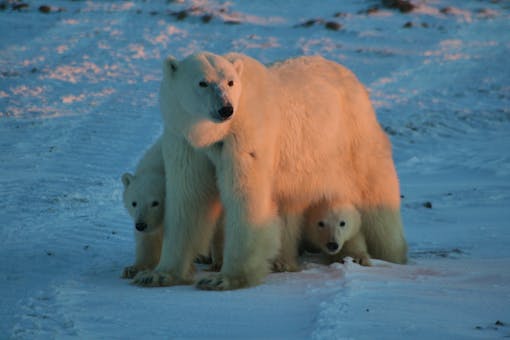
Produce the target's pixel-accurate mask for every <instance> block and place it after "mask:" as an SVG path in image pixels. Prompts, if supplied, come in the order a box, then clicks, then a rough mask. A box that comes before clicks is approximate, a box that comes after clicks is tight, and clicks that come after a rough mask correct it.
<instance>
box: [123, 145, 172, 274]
mask: <svg viewBox="0 0 510 340" xmlns="http://www.w3.org/2000/svg"><path fill="white" fill-rule="evenodd" d="M165 182H166V181H165V168H164V164H163V157H162V154H161V139H159V140H158V141H157V142H156V143H155V144H154V145H152V146H151V147H150V148H149V149H148V150H147V151H146V152H145V154H144V156H143V157H142V159H141V160H140V162H139V163H138V166H137V169H136V171H135V174H134V175H132V174H130V173H125V174H123V175H122V183H123V184H124V194H123V202H124V206H125V207H126V210H127V211H128V212H129V215H130V216H131V217H132V218H133V221H134V225H133V229H134V233H135V242H136V257H135V263H134V264H133V265H131V266H128V267H126V268H124V271H123V273H122V277H123V278H132V277H134V276H135V275H136V274H137V273H138V272H139V271H141V270H147V269H154V267H155V266H156V265H157V264H158V262H159V258H160V254H161V245H162V239H163V217H164V208H165ZM136 224H145V225H146V229H144V230H143V231H139V230H137V229H136V227H135V226H136Z"/></svg>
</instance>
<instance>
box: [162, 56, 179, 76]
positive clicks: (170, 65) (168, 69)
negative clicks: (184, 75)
mask: <svg viewBox="0 0 510 340" xmlns="http://www.w3.org/2000/svg"><path fill="white" fill-rule="evenodd" d="M177 64H178V61H177V59H175V58H174V57H172V56H168V57H167V58H166V59H165V61H163V70H164V73H165V74H168V75H172V74H174V73H175V71H177Z"/></svg>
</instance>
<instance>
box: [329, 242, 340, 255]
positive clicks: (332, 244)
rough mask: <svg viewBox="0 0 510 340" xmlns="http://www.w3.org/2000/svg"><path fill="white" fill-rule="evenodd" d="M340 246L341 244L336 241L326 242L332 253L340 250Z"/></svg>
mask: <svg viewBox="0 0 510 340" xmlns="http://www.w3.org/2000/svg"><path fill="white" fill-rule="evenodd" d="M339 247H340V246H339V245H338V243H336V242H328V243H327V244H326V248H328V251H329V252H330V253H331V254H334V253H336V252H337V251H338V249H339Z"/></svg>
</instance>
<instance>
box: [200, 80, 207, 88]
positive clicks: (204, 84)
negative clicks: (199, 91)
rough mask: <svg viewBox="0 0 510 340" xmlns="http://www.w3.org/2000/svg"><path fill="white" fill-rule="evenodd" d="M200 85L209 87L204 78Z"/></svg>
mask: <svg viewBox="0 0 510 340" xmlns="http://www.w3.org/2000/svg"><path fill="white" fill-rule="evenodd" d="M198 86H200V87H207V86H208V85H207V82H206V81H205V80H202V81H201V82H199V83H198Z"/></svg>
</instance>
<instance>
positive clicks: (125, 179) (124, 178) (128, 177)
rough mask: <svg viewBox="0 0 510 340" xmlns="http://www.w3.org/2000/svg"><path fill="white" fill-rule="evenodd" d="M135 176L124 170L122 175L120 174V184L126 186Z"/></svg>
mask: <svg viewBox="0 0 510 340" xmlns="http://www.w3.org/2000/svg"><path fill="white" fill-rule="evenodd" d="M134 178H135V176H133V175H131V174H130V173H129V172H126V173H125V174H124V175H122V177H121V180H122V184H124V188H127V187H128V186H129V184H131V182H133V179H134Z"/></svg>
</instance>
